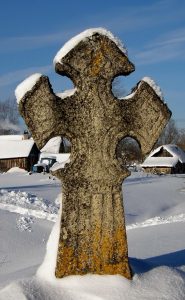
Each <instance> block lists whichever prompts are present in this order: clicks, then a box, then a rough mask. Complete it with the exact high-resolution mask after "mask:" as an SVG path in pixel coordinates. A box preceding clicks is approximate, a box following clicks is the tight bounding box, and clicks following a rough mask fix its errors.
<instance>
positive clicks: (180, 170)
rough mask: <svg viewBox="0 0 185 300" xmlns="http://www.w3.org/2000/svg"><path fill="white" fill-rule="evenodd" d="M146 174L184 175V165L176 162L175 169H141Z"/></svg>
mask: <svg viewBox="0 0 185 300" xmlns="http://www.w3.org/2000/svg"><path fill="white" fill-rule="evenodd" d="M143 169H144V171H145V172H146V173H152V174H185V164H182V163H180V162H178V163H177V164H176V166H175V167H173V168H170V167H143Z"/></svg>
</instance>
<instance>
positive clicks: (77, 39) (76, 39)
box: [53, 27, 127, 65]
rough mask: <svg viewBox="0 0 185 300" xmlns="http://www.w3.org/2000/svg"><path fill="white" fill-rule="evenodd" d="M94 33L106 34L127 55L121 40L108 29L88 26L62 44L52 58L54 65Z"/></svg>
mask: <svg viewBox="0 0 185 300" xmlns="http://www.w3.org/2000/svg"><path fill="white" fill-rule="evenodd" d="M96 33H99V34H101V35H104V36H107V37H108V38H109V39H111V40H112V41H113V42H115V44H116V45H117V46H118V48H119V49H120V50H121V51H122V52H123V53H124V54H125V55H127V50H126V48H125V47H124V46H123V44H122V43H121V41H120V40H119V39H118V38H116V37H114V36H113V34H112V33H111V32H110V31H108V30H106V29H105V28H101V27H99V28H90V29H87V30H85V31H83V32H81V33H80V34H78V35H76V36H74V37H73V38H71V39H70V40H69V41H68V42H67V43H65V44H64V46H63V47H62V48H61V49H60V50H59V51H58V52H57V54H56V56H55V58H54V60H53V63H54V65H55V64H56V63H61V60H62V58H63V57H64V56H66V55H67V54H68V53H69V52H70V51H71V50H72V49H73V48H74V47H75V46H77V45H78V44H79V43H80V42H81V41H83V40H85V39H87V38H88V39H89V38H91V37H92V36H93V35H95V34H96Z"/></svg>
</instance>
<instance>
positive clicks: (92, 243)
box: [19, 30, 170, 278]
mask: <svg viewBox="0 0 185 300" xmlns="http://www.w3.org/2000/svg"><path fill="white" fill-rule="evenodd" d="M55 69H56V72H57V73H59V74H60V75H65V76H67V77H69V78H71V80H72V81H73V83H74V85H75V92H74V94H73V95H71V96H69V97H66V98H64V99H62V98H60V97H59V96H57V95H56V94H54V92H53V90H52V87H51V85H50V82H49V80H48V78H47V77H46V76H40V77H39V78H38V79H37V81H36V83H35V84H34V85H33V86H32V88H31V89H30V90H28V91H27V92H26V93H25V94H24V95H23V96H22V99H21V101H20V103H19V109H20V113H21V115H22V116H23V118H24V120H25V122H26V124H27V126H28V128H29V130H30V131H31V133H32V136H33V139H34V140H35V142H36V143H37V146H38V147H39V148H41V147H43V146H44V145H45V144H46V142H47V141H48V140H49V139H51V138H52V137H55V136H63V137H66V138H67V139H68V140H69V141H70V142H71V144H72V150H71V156H70V163H69V164H67V165H66V166H65V168H63V169H58V170H56V171H55V175H56V176H57V177H58V178H59V179H61V181H62V193H63V200H62V218H61V228H60V237H59V244H58V254H57V262H56V270H55V274H56V277H58V278H61V277H64V276H67V275H76V274H86V273H95V274H121V275H123V276H125V277H126V278H131V276H132V275H131V270H130V266H129V263H128V248H127V238H126V229H125V219H124V208H123V199H122V188H121V187H122V182H123V180H124V179H125V178H126V177H127V176H128V174H129V172H128V170H127V169H126V168H122V167H121V166H120V164H119V162H118V160H117V159H116V154H115V150H116V146H117V144H118V142H119V141H120V140H121V139H122V138H124V137H133V138H134V139H136V140H137V141H138V143H139V144H140V146H141V150H142V153H143V154H147V153H148V152H149V151H150V150H151V149H152V147H153V145H154V144H155V142H156V140H157V139H158V137H159V136H160V133H161V131H162V129H163V128H164V126H165V125H166V123H167V121H168V120H169V117H170V111H169V110H168V108H167V106H166V104H165V103H164V102H163V101H161V99H160V97H159V96H158V95H157V94H156V92H155V90H154V89H153V88H152V87H151V86H150V85H149V84H148V83H147V82H146V81H140V83H138V84H137V86H136V87H135V89H134V91H133V93H132V95H131V96H130V97H127V98H126V99H124V100H122V101H121V100H118V99H117V98H116V97H115V96H114V95H113V93H112V90H111V88H112V81H113V79H114V78H115V77H116V76H118V75H125V76H126V75H128V74H130V73H131V72H133V71H134V65H133V64H132V63H131V62H130V61H129V59H128V57H127V55H126V54H125V53H123V52H122V51H121V49H120V47H119V46H118V45H117V43H116V42H115V41H114V40H113V39H111V38H110V37H109V36H108V35H106V34H105V33H104V32H103V33H102V32H101V31H98V30H97V32H96V31H95V32H93V33H92V34H91V35H89V36H87V37H86V38H82V39H81V40H79V41H78V42H77V43H76V44H75V46H74V47H72V48H71V49H70V50H69V51H68V52H67V53H65V55H63V56H62V57H61V58H60V59H59V60H58V61H57V62H56V67H55ZM138 201H139V200H138Z"/></svg>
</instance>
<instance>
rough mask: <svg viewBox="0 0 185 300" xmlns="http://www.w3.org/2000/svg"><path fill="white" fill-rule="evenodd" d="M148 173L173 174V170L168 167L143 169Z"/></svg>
mask: <svg viewBox="0 0 185 300" xmlns="http://www.w3.org/2000/svg"><path fill="white" fill-rule="evenodd" d="M143 169H144V171H145V172H146V173H152V174H172V168H168V167H143Z"/></svg>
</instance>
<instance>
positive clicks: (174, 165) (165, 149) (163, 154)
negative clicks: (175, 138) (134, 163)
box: [141, 144, 185, 174]
mask: <svg viewBox="0 0 185 300" xmlns="http://www.w3.org/2000/svg"><path fill="white" fill-rule="evenodd" d="M141 167H142V168H143V169H144V171H145V172H147V173H153V174H182V173H185V152H184V151H183V150H182V149H181V148H179V147H178V146H176V145H171V144H170V145H163V146H160V147H158V148H157V149H155V150H154V151H153V152H151V153H150V155H149V156H148V157H147V158H146V159H145V161H144V162H143V164H142V165H141Z"/></svg>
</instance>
